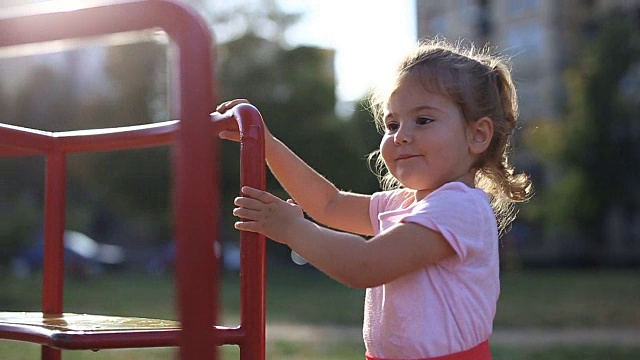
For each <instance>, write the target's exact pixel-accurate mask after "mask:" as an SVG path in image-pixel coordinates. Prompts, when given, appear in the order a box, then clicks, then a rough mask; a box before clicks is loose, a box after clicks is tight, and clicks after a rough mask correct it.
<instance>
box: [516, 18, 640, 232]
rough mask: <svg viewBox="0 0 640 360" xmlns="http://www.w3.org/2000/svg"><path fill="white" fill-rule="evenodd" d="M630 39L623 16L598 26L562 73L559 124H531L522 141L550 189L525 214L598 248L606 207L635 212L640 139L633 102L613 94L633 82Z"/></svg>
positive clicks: (634, 34) (632, 31)
mask: <svg viewBox="0 0 640 360" xmlns="http://www.w3.org/2000/svg"><path fill="white" fill-rule="evenodd" d="M638 35H639V34H638V31H637V29H636V28H635V27H634V25H633V22H632V21H631V19H629V18H628V17H626V16H613V17H612V18H611V19H610V20H609V21H608V22H606V23H605V25H604V26H603V28H602V29H601V31H600V33H599V35H598V36H597V38H596V39H595V40H594V41H593V43H592V45H591V47H589V48H588V49H587V50H586V51H585V53H584V56H583V57H582V58H580V59H579V61H578V62H577V64H576V65H575V67H573V68H571V69H570V70H568V71H567V74H566V77H565V83H566V88H567V94H568V103H567V109H566V116H565V119H564V121H562V122H548V121H547V122H541V123H539V124H535V125H534V127H535V130H533V131H531V132H530V135H529V136H528V138H527V144H528V145H529V146H530V147H531V148H532V149H533V151H534V152H535V153H536V154H537V155H538V156H539V158H540V159H541V162H542V163H543V164H545V165H547V167H548V170H549V172H550V174H551V175H550V178H551V181H550V182H551V186H550V187H549V188H547V189H543V191H542V192H541V193H539V196H537V198H535V199H534V200H533V201H532V207H531V209H532V211H529V214H532V213H533V214H535V216H537V217H538V218H540V219H542V220H543V221H544V222H545V223H546V225H547V226H548V227H549V228H554V229H556V230H561V231H571V232H576V231H577V232H579V233H580V234H581V235H583V236H585V237H588V238H592V239H594V240H596V241H603V240H602V239H606V236H603V235H604V231H605V229H604V221H603V219H604V218H605V217H606V215H607V213H608V211H610V210H611V208H612V207H617V206H622V207H631V208H633V207H636V208H638V207H640V190H639V189H638V187H637V184H638V183H640V172H639V171H638V170H637V164H638V163H639V162H640V134H639V133H638V132H637V131H633V129H634V127H635V126H634V125H633V123H634V122H635V121H636V120H634V119H635V118H637V116H638V114H639V111H640V107H635V108H633V107H632V106H631V103H632V101H635V99H637V96H638V94H637V92H636V93H635V94H632V95H631V97H629V96H628V95H629V94H626V95H625V93H624V92H623V91H622V90H624V89H622V90H621V84H622V83H623V81H625V79H626V81H635V82H638V81H640V77H635V78H633V79H628V78H629V77H630V76H632V75H633V74H632V72H631V71H632V70H633V68H634V64H637V63H638V61H639V60H640V57H639V56H638V55H639V52H638V46H637V41H636V39H637V38H638ZM630 98H631V100H632V101H630V100H629V99H630ZM536 125H537V126H536Z"/></svg>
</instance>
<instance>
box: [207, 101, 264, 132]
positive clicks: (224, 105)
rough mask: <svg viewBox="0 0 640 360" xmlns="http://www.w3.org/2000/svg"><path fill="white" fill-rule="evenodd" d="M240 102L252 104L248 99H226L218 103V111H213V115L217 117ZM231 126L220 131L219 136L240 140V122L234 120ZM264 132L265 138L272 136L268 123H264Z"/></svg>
mask: <svg viewBox="0 0 640 360" xmlns="http://www.w3.org/2000/svg"><path fill="white" fill-rule="evenodd" d="M240 104H251V103H250V102H249V100H247V99H233V100H229V101H225V102H223V103H222V104H220V105H218V107H216V112H215V113H213V116H214V117H215V116H216V113H218V114H224V113H225V112H227V111H229V110H231V109H232V108H233V107H235V106H236V105H240ZM230 126H231V128H228V129H224V130H222V131H220V133H219V134H218V137H219V138H220V139H224V140H231V141H236V142H239V141H240V130H239V129H238V124H237V123H236V122H233V121H232V122H231V123H230ZM264 134H265V139H267V140H268V139H269V138H270V137H272V135H271V133H270V132H269V129H267V126H266V124H265V125H264Z"/></svg>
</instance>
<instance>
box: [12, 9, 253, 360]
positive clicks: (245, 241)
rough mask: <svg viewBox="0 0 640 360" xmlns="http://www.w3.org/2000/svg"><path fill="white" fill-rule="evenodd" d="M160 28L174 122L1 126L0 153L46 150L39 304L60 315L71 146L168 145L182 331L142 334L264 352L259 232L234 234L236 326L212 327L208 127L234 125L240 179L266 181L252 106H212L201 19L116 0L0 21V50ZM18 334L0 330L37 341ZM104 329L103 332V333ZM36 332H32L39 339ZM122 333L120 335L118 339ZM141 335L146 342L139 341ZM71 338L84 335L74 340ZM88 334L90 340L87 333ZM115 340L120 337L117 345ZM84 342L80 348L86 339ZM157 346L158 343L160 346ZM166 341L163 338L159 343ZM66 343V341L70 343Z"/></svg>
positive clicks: (214, 222) (206, 35) (212, 155)
mask: <svg viewBox="0 0 640 360" xmlns="http://www.w3.org/2000/svg"><path fill="white" fill-rule="evenodd" d="M155 28H159V29H162V30H164V31H165V32H166V33H167V34H168V36H169V37H170V39H172V40H173V41H174V43H175V44H176V45H177V50H178V60H179V65H178V68H179V69H178V77H179V79H178V81H179V83H178V87H179V111H180V114H179V117H180V121H179V122H177V121H169V122H165V123H161V124H150V125H141V126H133V127H124V128H116V129H97V130H92V131H71V132H58V133H51V132H46V131H40V130H31V129H24V128H19V127H15V126H9V125H0V155H2V156H16V155H27V154H42V155H44V156H45V157H46V171H47V172H46V180H45V188H46V194H45V263H44V269H43V273H44V275H43V298H42V310H43V313H44V315H45V317H47V316H60V315H61V314H62V313H63V301H64V299H63V297H64V271H63V269H64V266H63V262H64V258H63V256H64V253H63V232H64V225H65V214H64V209H65V200H66V156H67V154H68V153H73V152H92V151H112V150H118V149H131V148H138V147H146V146H158V145H163V144H168V143H170V142H173V143H174V145H173V150H174V152H175V154H174V156H173V159H174V163H173V176H174V179H173V196H174V219H175V232H176V234H175V235H176V236H175V237H176V241H177V264H176V271H177V286H176V289H177V302H178V307H177V308H178V314H179V319H180V323H181V329H180V331H179V332H178V333H179V335H178V338H177V340H176V339H175V338H174V337H172V336H173V335H168V336H167V335H166V334H165V335H149V336H150V337H149V338H145V339H146V340H144V339H140V341H141V342H145V341H147V342H146V343H144V344H143V345H149V346H152V345H153V344H155V343H154V342H153V341H152V338H153V336H159V337H164V338H166V339H165V340H163V341H165V342H162V341H160V342H158V341H156V343H158V344H165V343H170V344H175V343H178V344H179V345H180V356H181V358H182V359H201V358H202V357H203V354H209V353H211V354H213V359H215V358H216V353H217V351H215V346H216V345H219V344H228V343H235V344H239V345H240V348H241V359H242V360H249V359H251V360H256V359H264V357H265V352H264V346H265V330H264V327H265V312H264V282H265V279H264V266H265V263H264V238H263V237H262V236H260V235H257V234H252V233H244V232H243V233H241V253H242V255H241V257H242V258H241V260H242V264H241V298H242V305H241V309H242V314H241V324H240V326H238V327H237V328H233V329H222V328H214V326H213V325H214V324H215V323H216V320H217V319H216V314H217V309H218V298H217V289H218V273H217V271H218V266H217V259H216V257H215V256H214V253H213V252H212V251H210V249H211V245H212V241H213V236H214V234H218V233H219V232H218V219H219V218H220V216H219V210H218V208H217V204H218V203H219V199H220V194H219V187H220V183H219V176H218V169H217V164H219V159H220V155H219V151H218V146H217V143H218V142H217V141H215V140H214V138H215V136H214V135H215V134H217V133H218V132H219V131H220V130H221V129H223V128H227V127H229V126H235V125H234V123H235V122H237V123H238V126H239V127H240V130H241V160H240V161H241V179H240V183H241V184H242V185H250V186H254V187H258V188H264V186H265V167H264V143H263V141H264V137H263V136H264V134H263V125H262V118H261V117H260V114H259V113H258V111H257V110H256V109H255V108H253V107H252V106H250V105H241V106H238V107H236V108H235V109H233V111H232V112H231V113H230V114H225V115H224V116H217V117H216V118H215V119H213V120H214V121H212V119H211V116H210V113H211V108H212V104H213V103H215V102H216V95H215V93H214V86H213V84H214V83H215V78H214V75H215V74H214V71H213V57H212V54H213V51H212V44H211V38H212V36H211V33H210V30H209V29H208V27H207V25H206V24H205V23H204V22H203V21H202V20H201V18H200V17H199V16H198V15H197V14H195V13H194V12H193V11H192V10H191V9H190V8H188V7H186V6H185V5H182V4H180V3H177V2H173V1H169V0H141V1H132V2H121V3H114V4H107V5H100V6H94V7H86V8H78V9H75V10H73V11H59V12H55V11H53V12H46V13H38V12H33V13H29V14H23V15H19V16H13V17H6V18H0V34H2V36H0V47H7V46H14V45H21V44H32V43H40V42H46V41H53V40H64V39H78V38H90V37H96V36H102V35H108V34H114V33H120V32H129V31H141V30H147V29H155ZM25 334H26V335H24V337H23V338H20V336H22V335H15V334H10V333H9V331H5V332H2V331H0V335H3V336H6V337H7V338H12V339H19V340H20V339H21V340H25V341H31V340H33V341H35V342H39V341H41V340H38V339H40V338H39V337H38V336H36V335H37V334H39V332H38V331H36V330H34V331H33V333H29V332H28V331H27V332H26V333H25ZM103 335H105V334H103ZM106 335H107V339H102V340H101V341H103V342H102V344H107V343H108V341H112V343H110V346H108V347H117V346H118V345H122V346H125V345H128V346H135V344H134V343H132V338H129V339H121V338H119V337H118V335H117V334H116V333H114V334H113V337H112V338H109V337H108V336H109V334H106ZM36 338H37V339H36ZM118 339H120V340H118ZM143 340H144V341H143ZM78 341H80V342H82V341H85V340H84V338H82V337H78ZM86 341H93V340H90V338H86ZM118 341H120V342H118ZM90 345H91V344H88V345H87V346H90ZM158 346H162V345H158ZM165 346H166V345H165ZM70 348H73V347H72V346H70ZM42 357H43V359H60V357H61V353H60V350H59V349H56V348H54V347H52V346H50V345H47V346H43V355H42Z"/></svg>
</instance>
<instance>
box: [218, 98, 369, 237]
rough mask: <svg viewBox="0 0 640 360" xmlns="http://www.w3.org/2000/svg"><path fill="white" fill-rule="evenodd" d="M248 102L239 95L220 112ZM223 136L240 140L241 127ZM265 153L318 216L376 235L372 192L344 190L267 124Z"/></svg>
mask: <svg viewBox="0 0 640 360" xmlns="http://www.w3.org/2000/svg"><path fill="white" fill-rule="evenodd" d="M241 103H247V100H244V99H236V100H232V101H228V102H225V103H223V104H221V105H220V106H218V108H217V109H216V110H217V111H218V112H220V113H224V112H225V111H227V110H229V109H231V108H232V107H234V106H236V105H238V104H241ZM220 137H221V138H223V139H228V140H234V141H238V140H239V134H238V131H237V130H235V131H223V132H221V133H220ZM265 153H266V160H267V164H268V165H269V169H271V172H272V173H273V175H274V176H275V177H276V179H277V180H278V182H280V184H281V185H282V187H283V188H284V189H285V191H286V192H287V193H288V194H289V195H290V196H291V197H292V198H293V199H294V200H295V202H296V203H298V204H299V205H300V206H301V207H302V208H303V209H304V211H305V212H306V213H307V214H309V216H311V217H312V218H313V219H314V220H316V221H318V222H320V223H322V224H324V225H326V226H328V227H331V228H334V229H339V230H342V231H348V232H352V233H356V234H361V235H372V234H373V229H372V226H371V221H370V219H369V200H370V196H368V195H361V194H354V193H350V192H345V191H340V190H339V189H338V188H336V187H335V185H333V184H332V183H331V182H329V181H328V180H327V179H325V178H324V177H323V176H322V175H320V174H319V173H318V172H316V171H315V170H314V169H312V168H311V167H310V166H309V165H307V164H306V163H305V162H304V161H303V160H302V159H300V158H299V157H298V156H297V155H296V154H295V153H294V152H293V151H291V150H290V149H289V148H288V147H287V146H286V145H285V144H284V143H282V142H281V141H280V140H278V139H276V138H275V137H274V136H273V135H272V134H271V133H270V132H269V130H268V129H267V128H266V126H265Z"/></svg>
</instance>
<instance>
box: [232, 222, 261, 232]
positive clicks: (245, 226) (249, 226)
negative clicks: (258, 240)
mask: <svg viewBox="0 0 640 360" xmlns="http://www.w3.org/2000/svg"><path fill="white" fill-rule="evenodd" d="M257 225H258V223H257V222H255V221H236V222H235V223H234V224H233V227H234V228H236V229H238V230H242V231H251V232H258V227H257Z"/></svg>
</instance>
